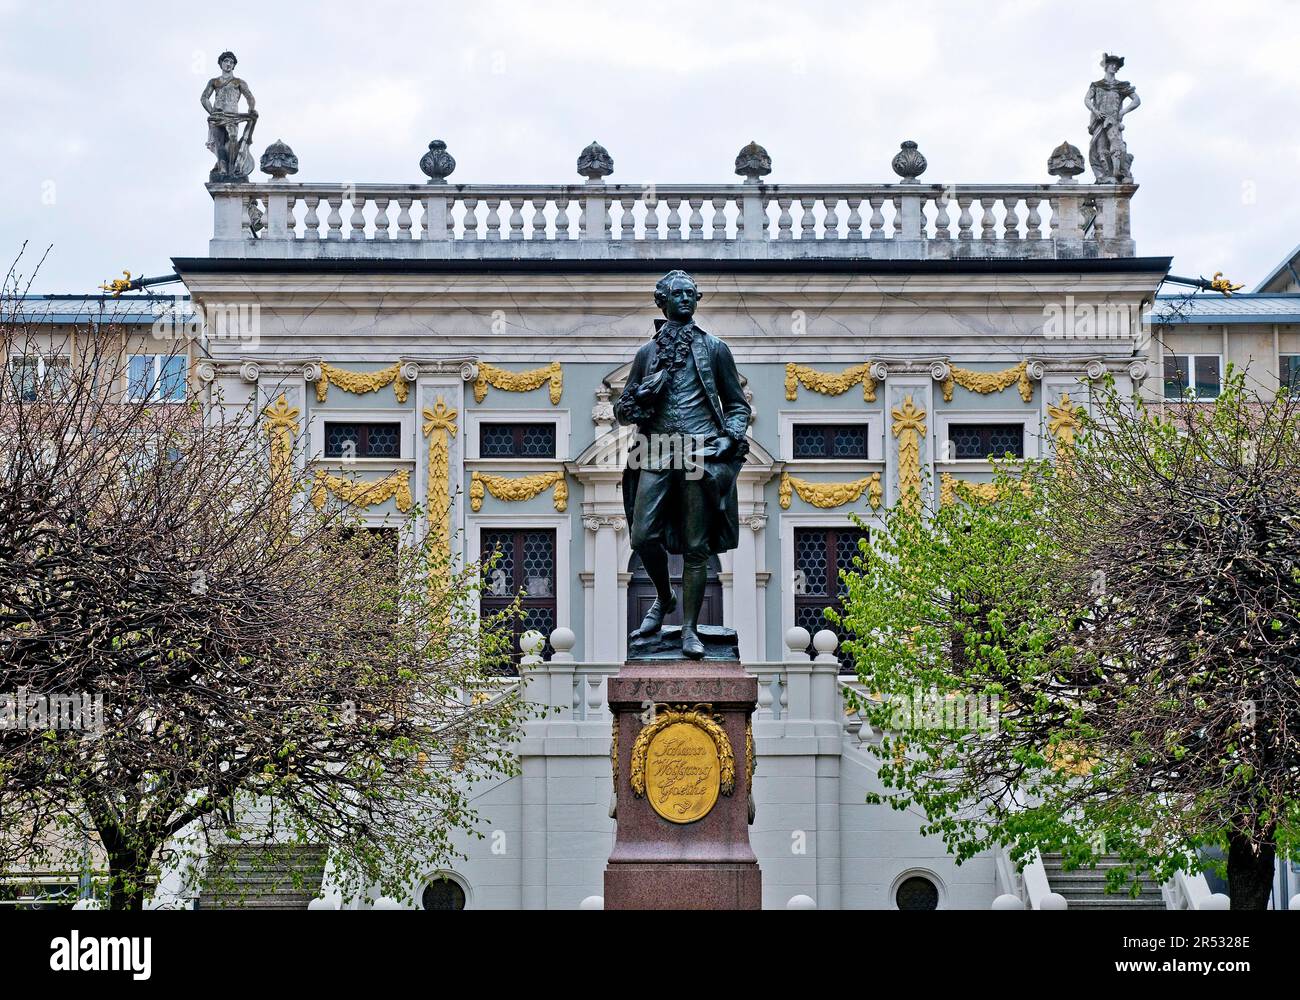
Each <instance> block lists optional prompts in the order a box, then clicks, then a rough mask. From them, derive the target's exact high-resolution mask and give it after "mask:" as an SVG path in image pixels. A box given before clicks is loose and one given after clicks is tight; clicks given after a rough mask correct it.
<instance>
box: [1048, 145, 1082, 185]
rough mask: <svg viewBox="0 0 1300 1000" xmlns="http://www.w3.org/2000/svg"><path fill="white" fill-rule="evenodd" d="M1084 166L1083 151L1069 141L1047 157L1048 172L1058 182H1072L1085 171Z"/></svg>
mask: <svg viewBox="0 0 1300 1000" xmlns="http://www.w3.org/2000/svg"><path fill="white" fill-rule="evenodd" d="M1083 166H1084V164H1083V153H1081V152H1079V149H1078V147H1077V146H1073V145H1071V144H1070V143H1069V142H1063V143H1061V144H1060V145H1059V146H1057V147H1056V148H1055V149H1054V150H1052V155H1051V156H1049V157H1048V158H1047V172H1048V173H1049V174H1051V175H1052V176H1053V177H1055V178H1056V182H1057V183H1058V184H1072V183H1073V182H1074V178H1076V177H1078V176H1079V175H1080V174H1081V173H1083Z"/></svg>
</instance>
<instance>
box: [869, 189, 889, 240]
mask: <svg viewBox="0 0 1300 1000" xmlns="http://www.w3.org/2000/svg"><path fill="white" fill-rule="evenodd" d="M867 201H868V202H869V203H870V205H871V221H870V222H869V223H868V225H870V227H871V236H870V237H869V238H870V239H873V240H883V239H884V238H885V213H884V212H883V211H881V207H882V206H883V205H884V204H885V199H884V198H879V197H871V198H868V199H867Z"/></svg>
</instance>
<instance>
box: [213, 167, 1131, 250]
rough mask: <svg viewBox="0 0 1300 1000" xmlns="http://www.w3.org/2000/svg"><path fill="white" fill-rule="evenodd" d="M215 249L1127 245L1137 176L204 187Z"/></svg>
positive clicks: (271, 183)
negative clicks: (1025, 180) (1103, 180)
mask: <svg viewBox="0 0 1300 1000" xmlns="http://www.w3.org/2000/svg"><path fill="white" fill-rule="evenodd" d="M207 187H208V190H209V192H210V193H211V195H212V200H213V205H214V228H213V236H212V241H211V243H210V246H209V253H210V255H211V256H213V257H259V258H292V259H311V258H367V259H374V258H392V259H450V260H465V259H487V260H492V259H506V258H534V259H575V260H580V259H596V258H611V259H619V258H674V259H676V258H706V257H719V256H721V257H724V258H725V257H727V256H731V257H736V258H759V259H774V260H795V259H800V258H868V259H894V260H923V259H948V258H970V257H975V258H994V257H1004V258H1024V257H1029V258H1045V259H1053V258H1077V257H1127V256H1133V254H1134V253H1135V248H1134V244H1133V240H1132V238H1131V236H1130V227H1129V202H1130V200H1131V198H1132V196H1133V193H1134V192H1135V191H1136V190H1137V188H1136V185H1132V184H1078V183H1074V182H1069V181H1066V182H1057V183H1052V184H965V185H963V184H958V185H937V184H920V183H915V182H913V183H901V184H843V185H827V184H813V185H795V184H781V185H776V184H770V185H769V184H759V183H743V184H714V185H696V184H664V185H634V184H604V183H587V184H554V185H529V184H504V185H503V184H498V185H491V184H463V185H459V184H353V185H347V184H299V183H289V182H286V181H283V180H278V181H276V180H273V181H266V182H250V183H245V184H209V185H208V186H207Z"/></svg>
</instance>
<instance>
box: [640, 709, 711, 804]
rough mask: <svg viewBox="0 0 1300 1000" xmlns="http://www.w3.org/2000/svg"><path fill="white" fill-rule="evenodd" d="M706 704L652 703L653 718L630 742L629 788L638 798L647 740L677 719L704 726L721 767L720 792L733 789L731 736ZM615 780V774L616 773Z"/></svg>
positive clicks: (643, 790)
mask: <svg viewBox="0 0 1300 1000" xmlns="http://www.w3.org/2000/svg"><path fill="white" fill-rule="evenodd" d="M707 707H708V706H703V705H697V706H696V707H695V708H692V709H689V710H688V709H687V708H686V706H685V705H680V706H678V707H677V708H675V709H674V708H670V707H669V706H667V705H656V706H655V720H654V722H652V723H650V724H649V725H648V726H645V727H644V728H643V729H642V730H641V732H639V733H638V734H637V737H636V742H635V743H633V744H632V774H631V775H630V779H631V782H632V792H633V794H634V795H636V797H637V798H638V799H641V798H645V765H646V756H647V755H648V754H649V752H650V741H651V740H653V739H654V738H655V735H656V734H657V733H659V732H660V730H663V729H666V728H668V727H669V726H671V725H673V723H676V722H685V723H687V724H689V725H692V726H696V727H698V728H700V729H703V730H704V732H705V733H707V734H708V736H709V738H710V739H712V740H713V746H714V749H716V750H717V751H718V767H719V770H720V771H721V778H722V780H721V787H720V791H721V792H722V794H723V795H730V794H731V793H732V792H734V791H735V790H736V755H735V754H734V753H732V751H731V740H729V739H727V731H726V730H725V729H723V728H722V726H720V725H719V724H718V722H717V720H716V719H714V718H713V717H712V716H711V715H709V714H708V713H707V711H706V710H707ZM616 780H617V776H616Z"/></svg>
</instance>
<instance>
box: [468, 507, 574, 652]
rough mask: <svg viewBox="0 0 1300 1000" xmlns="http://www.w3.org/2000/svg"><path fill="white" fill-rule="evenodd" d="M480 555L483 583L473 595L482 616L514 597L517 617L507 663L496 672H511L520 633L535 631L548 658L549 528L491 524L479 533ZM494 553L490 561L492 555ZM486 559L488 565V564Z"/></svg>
mask: <svg viewBox="0 0 1300 1000" xmlns="http://www.w3.org/2000/svg"><path fill="white" fill-rule="evenodd" d="M480 547H481V558H482V560H483V565H484V567H485V568H486V572H487V581H486V584H485V586H484V588H483V591H482V596H481V597H480V599H479V610H480V613H481V614H483V615H484V616H487V615H490V614H497V613H499V612H501V611H502V610H504V609H505V608H508V607H509V606H510V605H511V604H512V603H513V602H514V599H515V596H516V595H519V596H520V602H519V603H520V616H519V617H518V618H516V619H515V621H514V623H513V626H512V629H513V635H512V639H511V650H512V652H511V664H510V665H509V666H508V667H506V666H503V667H502V671H501V672H502V673H508V674H512V675H513V674H515V673H517V672H518V668H517V666H516V664H518V662H519V658H520V657H521V656H522V655H523V654H522V653H521V652H520V650H519V639H520V637H521V636H522V635H523V634H524V633H525V632H527V631H529V630H530V629H536V630H537V631H538V632H541V633H542V635H544V636H546V637H547V642H546V644H545V645H544V647H543V650H542V655H543V657H544V658H546V659H550V656H551V645H550V641H549V640H550V635H551V632H553V631H554V630H555V627H556V621H555V607H556V605H555V591H556V585H557V581H556V572H555V531H554V530H553V529H548V528H493V529H485V530H484V531H483V532H482V534H481V535H480ZM494 555H495V556H496V558H495V559H493V556H494ZM489 563H490V565H489Z"/></svg>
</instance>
